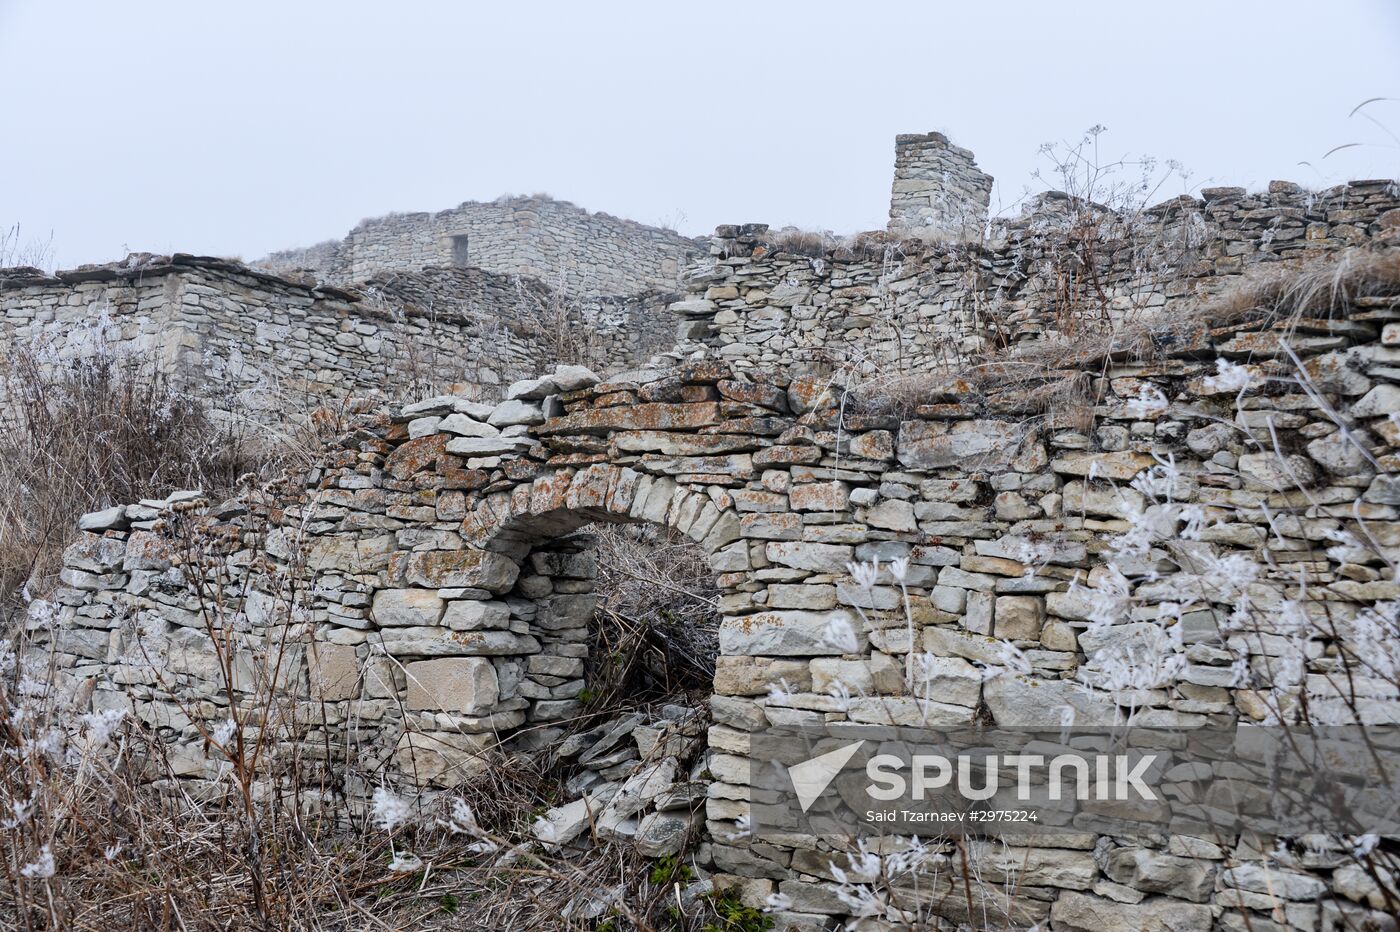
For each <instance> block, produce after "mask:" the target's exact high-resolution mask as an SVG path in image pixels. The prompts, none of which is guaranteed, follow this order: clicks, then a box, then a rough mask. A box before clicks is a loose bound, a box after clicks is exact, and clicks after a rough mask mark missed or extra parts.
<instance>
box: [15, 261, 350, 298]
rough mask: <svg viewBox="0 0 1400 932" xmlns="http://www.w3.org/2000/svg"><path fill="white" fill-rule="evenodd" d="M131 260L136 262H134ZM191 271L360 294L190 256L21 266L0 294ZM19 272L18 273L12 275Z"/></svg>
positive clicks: (286, 287)
mask: <svg viewBox="0 0 1400 932" xmlns="http://www.w3.org/2000/svg"><path fill="white" fill-rule="evenodd" d="M133 259H134V260H135V261H133ZM192 271H211V272H221V273H226V274H233V275H245V276H247V277H249V278H252V279H256V280H257V281H259V282H261V283H263V284H265V285H267V286H269V287H271V288H273V289H274V290H282V291H286V292H289V293H297V294H302V295H306V294H313V295H322V296H325V297H331V298H338V299H340V300H344V301H358V300H359V295H357V294H355V293H354V292H352V291H348V290H346V289H342V288H337V287H335V286H333V285H308V284H305V283H302V282H298V281H295V280H293V279H291V278H287V277H284V276H282V275H278V274H276V273H274V272H271V271H268V270H266V269H263V268H257V267H253V266H250V265H248V264H246V263H244V262H241V261H239V260H237V259H223V258H219V257H217V256H197V255H193V254H190V253H179V252H177V253H174V254H173V255H169V256H157V255H150V254H142V253H133V254H132V256H128V257H127V258H126V259H122V260H117V261H114V262H107V263H102V264H94V265H81V266H78V267H77V268H76V269H62V270H60V271H57V272H53V273H51V274H50V273H45V272H41V271H40V270H38V269H33V268H27V267H21V268H17V269H0V291H4V290H10V289H15V288H27V287H31V286H35V285H39V286H50V287H53V286H59V287H66V286H69V285H77V284H82V283H84V282H122V281H125V282H130V283H136V284H139V283H141V282H142V281H145V280H148V279H152V278H160V277H163V276H166V275H182V274H187V273H189V272H192ZM13 273H19V274H13ZM35 273H37V274H35Z"/></svg>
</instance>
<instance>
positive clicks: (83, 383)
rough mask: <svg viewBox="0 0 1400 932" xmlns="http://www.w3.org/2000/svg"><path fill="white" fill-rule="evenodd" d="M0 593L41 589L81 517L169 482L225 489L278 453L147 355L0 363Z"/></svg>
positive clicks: (40, 357) (24, 358) (42, 352)
mask: <svg viewBox="0 0 1400 932" xmlns="http://www.w3.org/2000/svg"><path fill="white" fill-rule="evenodd" d="M0 397H3V398H5V399H6V404H5V407H4V410H3V412H0V489H3V493H0V600H3V601H5V602H10V603H12V602H13V596H14V595H15V593H16V592H17V591H18V590H20V589H21V588H23V587H24V586H25V585H26V584H27V583H30V582H31V580H32V585H31V586H30V589H31V594H34V595H37V594H39V593H40V592H43V591H45V590H46V589H47V588H48V586H49V585H50V584H51V582H52V579H53V577H54V574H55V573H56V572H57V570H58V562H59V558H60V556H61V554H62V551H63V548H64V547H65V546H66V545H67V543H68V542H69V541H70V540H71V539H72V537H73V535H74V534H75V532H76V521H77V518H78V516H79V515H82V514H83V513H84V512H88V511H93V510H96V509H99V508H105V507H108V506H110V505H114V504H118V503H123V502H134V501H137V500H139V499H142V498H150V497H153V496H161V495H164V494H166V493H168V492H170V491H173V490H175V489H204V490H209V491H217V490H228V489H232V488H233V487H234V486H235V485H236V484H237V482H238V478H239V477H240V476H242V475H244V474H246V473H250V472H254V473H255V472H264V473H265V472H267V471H268V470H269V469H272V468H275V467H276V466H277V465H279V464H278V462H277V460H278V457H276V456H272V455H270V451H269V450H267V449H266V448H265V447H264V446H263V445H261V444H260V443H259V442H257V440H256V437H255V435H254V433H253V431H252V429H251V428H246V429H245V428H239V427H236V426H233V425H232V422H225V423H223V424H219V423H217V422H216V421H215V420H214V419H212V418H211V417H210V415H209V413H208V410H207V408H206V406H205V405H204V404H203V403H202V402H201V401H200V400H199V399H197V398H194V397H192V396H190V395H189V394H187V393H185V392H183V391H181V390H180V389H178V388H177V387H176V386H175V385H174V384H172V382H171V380H170V378H169V376H167V375H166V374H165V373H164V372H163V371H162V370H161V368H160V367H159V365H158V364H157V359H156V357H155V355H154V354H149V355H126V356H121V355H117V354H114V353H111V352H105V351H99V352H97V353H96V354H94V355H91V356H88V357H85V358H81V359H60V358H58V357H57V356H56V355H55V354H51V353H49V352H47V351H46V349H45V348H44V347H34V346H28V347H21V348H18V349H16V350H14V351H13V352H12V353H11V354H10V355H9V356H8V357H7V358H5V359H4V360H0Z"/></svg>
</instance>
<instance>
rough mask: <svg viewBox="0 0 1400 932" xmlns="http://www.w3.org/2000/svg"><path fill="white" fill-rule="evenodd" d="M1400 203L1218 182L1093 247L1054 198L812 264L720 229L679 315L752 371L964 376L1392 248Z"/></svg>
mask: <svg viewBox="0 0 1400 932" xmlns="http://www.w3.org/2000/svg"><path fill="white" fill-rule="evenodd" d="M1397 208H1400V188H1397V185H1396V183H1395V182H1389V181H1358V182H1352V183H1350V184H1347V185H1342V186H1339V187H1335V188H1331V189H1328V190H1326V191H1322V192H1310V191H1305V190H1303V189H1301V188H1299V187H1298V186H1296V185H1291V184H1288V183H1286V182H1275V183H1273V184H1272V185H1270V189H1269V191H1268V192H1266V193H1258V194H1248V193H1246V192H1245V190H1244V189H1243V188H1213V189H1207V190H1205V191H1203V192H1202V196H1201V197H1200V198H1178V199H1176V200H1173V201H1169V202H1167V203H1165V204H1162V205H1159V206H1157V207H1155V208H1153V209H1152V210H1151V211H1149V212H1147V214H1146V215H1145V216H1144V217H1142V218H1140V220H1138V221H1134V222H1133V223H1132V225H1131V226H1130V227H1124V228H1122V230H1121V232H1123V234H1124V235H1123V237H1122V238H1121V239H1119V240H1117V241H1110V242H1099V243H1092V244H1089V245H1087V246H1086V245H1083V244H1076V243H1075V242H1072V241H1070V238H1071V237H1072V236H1077V235H1078V230H1077V224H1078V219H1077V218H1076V217H1075V216H1074V215H1072V214H1070V213H1068V212H1067V207H1066V204H1065V200H1064V199H1063V198H1059V199H1057V198H1055V197H1050V196H1047V197H1045V198H1042V199H1041V201H1040V202H1039V204H1038V206H1037V209H1036V210H1034V211H1032V212H1030V213H1028V214H1027V215H1025V216H1023V217H1020V218H1017V219H1015V220H1011V221H1004V222H1001V223H1000V224H999V226H998V228H997V230H996V235H995V237H994V238H993V239H992V240H991V241H989V242H988V243H986V244H983V245H946V244H937V243H932V244H930V243H923V242H919V241H917V240H910V239H899V238H894V237H886V238H881V237H865V238H857V239H856V240H853V241H851V242H847V243H842V244H840V245H836V246H833V247H831V248H828V249H825V250H823V251H821V252H820V253H819V254H798V253H793V252H786V251H784V250H783V248H782V246H781V240H780V239H779V238H777V237H770V235H769V233H768V228H767V227H766V226H763V225H761V224H750V225H745V226H722V227H719V228H718V229H717V230H716V234H715V238H714V240H713V241H712V246H711V249H710V257H709V259H708V260H706V261H705V262H704V263H702V264H701V265H700V266H698V267H697V268H696V269H695V270H693V271H692V273H691V274H690V276H689V277H688V285H689V288H688V293H687V295H686V298H685V300H684V301H683V302H681V303H680V304H678V305H676V306H674V308H673V310H675V311H676V312H677V313H678V314H680V315H681V316H683V317H685V318H687V319H688V320H689V321H690V322H691V323H690V326H689V329H688V330H686V331H685V332H684V333H683V336H688V337H689V338H690V339H691V340H693V341H695V342H696V343H697V344H704V345H706V346H707V347H708V348H709V351H710V352H711V353H712V354H714V355H716V356H718V357H719V358H721V359H725V360H729V361H730V362H731V363H732V364H733V365H734V366H735V367H737V368H740V369H744V370H749V369H765V370H772V369H773V368H775V367H785V366H795V367H797V368H798V370H799V371H820V372H830V371H833V370H834V369H837V368H841V367H848V368H850V369H853V370H854V371H855V372H862V371H863V372H864V373H866V374H872V373H873V374H878V375H879V376H881V377H883V376H888V375H891V374H904V373H910V372H928V371H937V370H956V369H957V368H959V367H960V366H965V365H968V364H970V363H972V362H974V361H976V357H979V356H988V355H990V356H1007V355H1011V356H1014V355H1016V354H1017V353H1021V352H1024V351H1028V350H1035V349H1040V348H1043V347H1045V346H1054V345H1057V344H1061V343H1069V342H1072V341H1073V339H1074V338H1075V337H1076V336H1077V335H1079V334H1080V333H1082V332H1084V331H1093V330H1095V329H1096V328H1097V329H1103V325H1104V324H1105V323H1108V322H1112V323H1113V324H1114V325H1115V326H1117V327H1119V328H1121V327H1122V326H1123V325H1126V324H1148V323H1151V322H1154V321H1170V320H1171V319H1172V318H1173V316H1174V314H1175V312H1176V311H1178V310H1180V309H1181V308H1183V307H1186V306H1189V305H1190V304H1191V303H1193V302H1196V301H1198V300H1199V299H1201V298H1202V297H1203V296H1207V295H1210V294H1213V293H1215V292H1218V291H1220V290H1222V289H1223V288H1225V287H1227V286H1228V285H1230V284H1231V283H1233V282H1235V281H1237V280H1238V279H1237V276H1238V275H1239V274H1240V273H1242V272H1245V271H1247V270H1251V269H1256V268H1266V267H1269V266H1270V265H1272V266H1273V267H1276V268H1281V267H1282V266H1283V265H1284V264H1288V263H1292V262H1297V261H1301V260H1303V259H1304V258H1308V257H1313V256H1316V255H1318V254H1320V253H1322V252H1325V251H1329V250H1335V249H1339V248H1343V247H1349V246H1355V245H1360V244H1365V243H1368V242H1378V243H1380V242H1394V241H1395V240H1396V237H1397V236H1400V209H1397ZM775 241H776V242H775ZM1090 250H1092V255H1091V256H1089V257H1088V259H1089V260H1091V261H1085V259H1086V257H1085V255H1084V254H1085V252H1086V251H1090ZM1090 265H1091V266H1092V274H1090V273H1089V270H1088V269H1087V268H1086V266H1090Z"/></svg>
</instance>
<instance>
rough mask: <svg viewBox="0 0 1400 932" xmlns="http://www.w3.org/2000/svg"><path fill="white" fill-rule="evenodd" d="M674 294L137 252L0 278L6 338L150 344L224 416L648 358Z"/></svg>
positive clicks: (78, 351) (670, 337)
mask: <svg viewBox="0 0 1400 932" xmlns="http://www.w3.org/2000/svg"><path fill="white" fill-rule="evenodd" d="M667 303H668V297H667V296H666V295H663V294H659V293H655V292H643V293H638V294H633V295H628V296H617V297H612V296H602V297H594V298H591V299H588V300H586V301H578V300H574V299H566V298H564V297H563V296H561V295H559V294H557V293H555V292H553V291H552V290H551V289H549V288H548V287H547V286H545V285H543V284H542V283H540V282H539V281H536V280H533V279H528V278H523V277H520V276H505V275H497V274H494V273H490V272H485V271H482V270H480V269H460V268H450V269H425V270H421V271H415V272H399V273H393V274H389V275H384V276H379V277H372V278H370V279H369V280H368V281H366V282H364V283H362V284H361V285H360V287H359V289H358V290H355V291H347V290H343V289H338V288H334V287H330V286H320V287H317V286H314V285H313V284H311V283H309V282H306V281H305V280H292V279H287V278H281V277H278V276H274V275H271V274H268V273H267V272H264V271H260V270H257V269H253V268H249V267H247V266H243V265H241V264H239V263H236V262H227V261H223V260H217V259H208V258H202V257H195V256H184V255H176V256H174V257H157V256H135V257H133V258H132V260H129V261H128V262H126V263H119V264H114V265H110V266H99V267H89V268H85V269H83V270H77V271H73V272H61V273H58V274H57V275H56V276H53V277H50V276H45V275H41V274H37V273H22V272H17V271H13V270H12V271H11V272H9V273H8V274H7V273H6V272H0V310H3V312H4V316H3V321H0V345H3V346H14V345H26V344H28V345H35V344H36V343H42V344H45V345H48V346H50V347H52V348H54V349H55V350H56V351H57V353H58V354H59V355H60V356H64V357H66V356H82V355H86V354H91V353H94V352H97V351H98V347H99V344H103V345H105V346H106V348H107V349H108V350H109V351H111V352H114V353H119V354H120V353H137V354H142V355H145V354H152V355H153V356H154V357H155V358H156V359H158V360H159V362H160V364H161V365H162V366H164V367H165V368H166V369H167V371H169V372H171V373H173V374H174V375H175V376H176V380H177V383H178V384H179V385H180V386H181V387H183V388H184V389H186V390H188V391H190V392H192V393H194V394H196V395H198V396H200V397H203V398H206V399H208V400H209V401H210V402H211V403H212V404H213V406H214V407H215V408H216V409H217V410H220V411H224V412H226V413H235V414H239V415H248V416H252V417H254V418H255V419H257V420H260V421H264V422H276V421H279V420H285V419H287V418H291V417H296V416H301V415H304V414H305V413H307V412H308V411H310V410H311V409H313V408H315V407H317V406H318V405H322V404H331V405H334V403H335V402H337V401H338V400H339V399H344V398H346V397H349V396H355V395H372V394H377V395H379V396H380V397H391V396H392V397H398V398H405V397H414V396H415V395H417V396H421V395H422V394H423V393H424V392H425V391H431V390H432V388H433V387H434V386H437V387H441V386H445V385H449V384H460V385H462V386H463V390H465V391H469V392H472V393H474V394H476V395H477V396H480V397H486V398H499V397H500V392H501V391H502V390H503V388H504V386H505V385H508V384H509V383H510V382H511V381H514V380H515V379H518V378H521V377H523V376H524V375H526V374H529V373H531V372H537V371H539V370H540V369H541V368H543V367H544V366H545V365H546V363H547V362H548V363H549V364H552V363H553V362H554V361H556V360H559V359H563V358H570V357H573V356H576V357H578V358H579V359H581V360H586V361H594V362H596V363H598V364H599V366H600V368H602V369H603V370H604V371H617V370H620V369H625V368H630V367H634V366H638V365H641V364H643V363H645V362H646V361H647V360H648V359H650V358H651V357H652V356H653V355H656V354H658V353H662V352H665V351H666V350H669V349H670V347H671V345H672V343H673V341H674V331H675V326H676V325H675V319H676V318H674V317H673V316H672V315H670V314H669V313H668V312H667V311H666V305H667ZM604 363H606V365H604Z"/></svg>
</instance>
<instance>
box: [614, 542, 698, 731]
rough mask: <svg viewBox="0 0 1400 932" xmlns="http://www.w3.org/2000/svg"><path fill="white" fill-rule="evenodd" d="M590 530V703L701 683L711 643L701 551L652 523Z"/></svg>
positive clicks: (670, 692) (672, 692)
mask: <svg viewBox="0 0 1400 932" xmlns="http://www.w3.org/2000/svg"><path fill="white" fill-rule="evenodd" d="M593 531H594V534H595V535H596V537H597V540H598V545H597V556H598V585H597V592H598V595H599V608H598V613H597V617H596V619H595V631H594V637H595V642H594V646H593V649H592V650H591V651H590V666H591V669H590V670H589V676H588V681H589V687H590V692H591V694H592V696H593V702H594V704H595V705H596V706H598V707H602V708H613V707H616V706H618V705H619V704H620V703H623V702H635V701H637V700H639V699H641V700H644V699H648V698H661V697H669V696H678V695H680V694H683V693H685V692H688V691H692V690H708V689H709V687H710V684H711V683H712V682H713V681H714V674H715V655H716V653H717V652H718V650H719V610H718V603H719V590H718V589H717V588H716V586H715V580H714V573H713V572H712V571H711V570H710V565H709V561H708V560H707V559H706V557H705V553H704V551H703V550H702V549H701V548H700V546H699V545H698V544H696V543H695V542H694V541H692V540H691V539H690V538H688V537H686V536H685V535H683V534H679V533H677V532H675V531H673V530H671V529H669V528H663V527H658V526H656V525H650V524H645V525H631V524H606V525H598V526H596V527H594V529H593Z"/></svg>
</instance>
